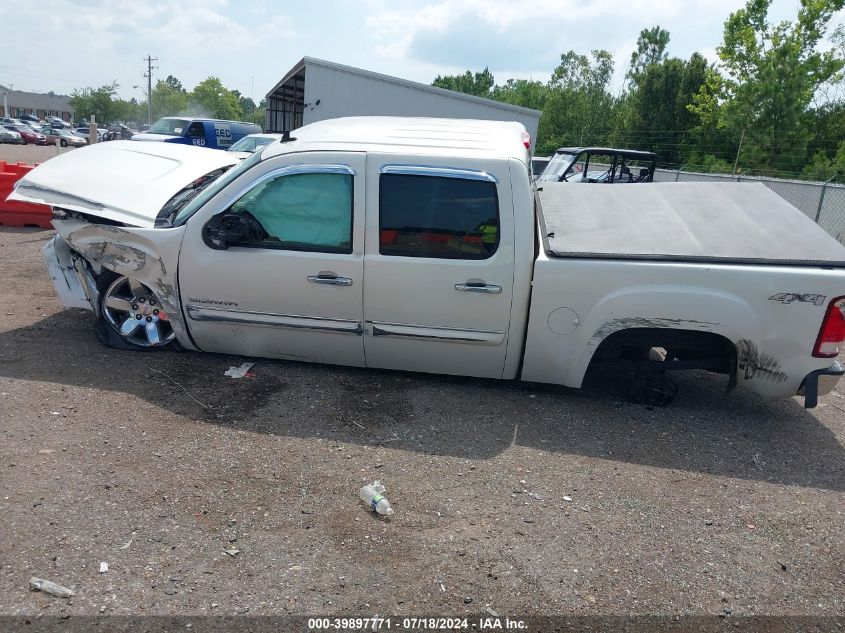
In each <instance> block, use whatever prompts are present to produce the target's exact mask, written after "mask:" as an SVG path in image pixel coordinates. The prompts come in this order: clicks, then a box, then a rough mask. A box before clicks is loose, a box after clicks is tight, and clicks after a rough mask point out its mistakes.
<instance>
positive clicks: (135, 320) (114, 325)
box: [95, 274, 177, 351]
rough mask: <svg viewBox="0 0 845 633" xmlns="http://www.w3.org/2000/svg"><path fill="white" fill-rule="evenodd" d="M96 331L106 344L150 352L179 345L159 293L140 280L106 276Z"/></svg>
mask: <svg viewBox="0 0 845 633" xmlns="http://www.w3.org/2000/svg"><path fill="white" fill-rule="evenodd" d="M98 286H99V288H100V316H99V318H98V319H97V325H96V328H95V332H96V334H97V338H98V339H99V340H100V342H101V343H103V345H106V346H107V347H112V348H114V349H120V350H132V351H150V350H154V349H161V348H164V347H175V346H176V345H177V343H176V333H175V332H174V331H173V327H172V326H171V324H170V319H169V318H168V316H167V313H166V312H165V310H164V309H163V308H162V307H161V303H160V302H159V300H158V297H157V296H156V295H155V293H154V292H153V291H152V290H150V289H149V288H148V287H147V286H145V285H144V284H142V283H141V282H140V281H138V280H137V279H132V278H131V277H124V276H118V275H114V274H112V275H102V276H101V277H100V280H99V283H98Z"/></svg>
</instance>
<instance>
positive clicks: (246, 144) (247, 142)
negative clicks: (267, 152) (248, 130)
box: [229, 136, 274, 152]
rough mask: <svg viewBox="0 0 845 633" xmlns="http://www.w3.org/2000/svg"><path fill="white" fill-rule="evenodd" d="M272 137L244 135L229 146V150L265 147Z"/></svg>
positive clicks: (250, 150) (248, 149)
mask: <svg viewBox="0 0 845 633" xmlns="http://www.w3.org/2000/svg"><path fill="white" fill-rule="evenodd" d="M273 140H274V139H272V138H266V137H261V136H244V137H243V138H242V139H241V140H240V141H238V142H237V143H235V144H234V145H232V146H231V147H229V151H230V152H254V151H255V150H258V149H261V148H262V147H266V146H267V145H269V144H270V143H272V142H273Z"/></svg>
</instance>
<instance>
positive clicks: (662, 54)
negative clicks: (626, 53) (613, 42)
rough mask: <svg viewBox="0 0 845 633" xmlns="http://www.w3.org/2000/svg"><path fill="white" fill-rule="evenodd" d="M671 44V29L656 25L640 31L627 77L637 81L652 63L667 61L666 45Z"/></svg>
mask: <svg viewBox="0 0 845 633" xmlns="http://www.w3.org/2000/svg"><path fill="white" fill-rule="evenodd" d="M668 45H669V31H667V30H666V29H663V28H661V27H660V26H654V27H652V28H650V29H643V30H642V31H640V36H639V37H638V38H637V49H636V50H635V51H634V52H633V53H631V62H630V63H629V65H628V72H627V73H626V78H627V79H628V80H629V81H631V82H635V81H636V79H637V77H638V76H639V75H640V74H642V73H643V72H644V71H645V69H646V68H648V67H649V66H651V65H652V64H660V63H662V62H664V61H666V57H667V55H666V47H667V46H668Z"/></svg>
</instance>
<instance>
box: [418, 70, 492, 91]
mask: <svg viewBox="0 0 845 633" xmlns="http://www.w3.org/2000/svg"><path fill="white" fill-rule="evenodd" d="M493 84H495V80H494V79H493V73H491V72H490V69H488V68H485V69H484V70H482V71H481V72H476V73H473V72H472V71H470V70H468V71H466V72H465V73H464V74H463V75H445V76H440V75H437V77H435V78H434V81H432V82H431V85H432V86H436V87H438V88H446V89H447V90H454V91H455V92H463V93H466V94H470V95H475V96H477V97H489V96H490V94H491V92H492V90H493Z"/></svg>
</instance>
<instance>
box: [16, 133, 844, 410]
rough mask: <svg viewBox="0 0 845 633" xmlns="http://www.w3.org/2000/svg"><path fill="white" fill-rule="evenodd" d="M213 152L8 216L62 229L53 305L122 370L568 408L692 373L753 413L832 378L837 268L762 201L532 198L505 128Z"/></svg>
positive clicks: (654, 388) (95, 183)
mask: <svg viewBox="0 0 845 633" xmlns="http://www.w3.org/2000/svg"><path fill="white" fill-rule="evenodd" d="M292 134H293V135H291V134H286V135H285V136H284V137H283V138H282V139H281V140H280V141H278V142H275V143H273V144H272V145H270V146H268V147H267V148H266V149H264V150H263V151H259V152H256V153H255V154H254V155H253V156H251V157H250V158H248V159H246V160H243V161H242V162H238V160H237V159H236V158H235V157H232V156H227V152H215V151H211V150H203V149H199V148H194V147H185V146H181V145H169V144H159V143H133V142H129V141H127V142H112V143H104V144H101V145H94V146H92V147H89V148H85V149H82V150H76V151H74V152H72V153H69V154H66V155H62V156H58V157H56V158H53V159H51V160H49V161H48V162H46V163H44V164H43V165H41V166H40V167H38V168H36V169H34V170H33V171H32V172H30V173H29V174H28V175H27V176H26V177H25V178H23V179H22V180H21V181H19V183H18V186H17V188H16V190H15V192H13V194H12V197H14V198H15V199H18V200H28V201H32V202H42V203H46V204H48V205H51V206H52V207H53V209H54V220H53V224H54V226H55V228H56V230H57V232H58V235H57V236H56V237H55V238H54V239H53V240H52V241H51V242H50V243H49V244H48V245H47V246H46V248H45V257H46V261H47V265H48V267H49V270H50V274H51V276H52V278H53V280H54V282H55V285H56V289H57V291H58V294H59V296H60V297H61V299H62V301H63V302H64V304H65V305H66V306H69V307H82V308H88V309H93V311H94V312H95V314H96V317H97V326H96V330H97V332H98V334H99V337H100V339H101V340H102V341H103V342H105V343H106V344H108V345H112V346H115V347H119V348H135V349H141V348H150V347H160V346H164V345H180V346H181V347H183V348H187V349H190V350H201V351H209V352H222V353H229V354H242V355H249V356H262V357H270V358H283V359H294V360H302V361H314V362H321V363H336V364H342V365H354V366H361V367H364V366H366V367H379V368H388V369H400V370H412V371H420V372H435V373H443V374H456V375H466V376H481V377H488V378H500V379H517V378H519V379H522V380H527V381H536V382H543V383H554V384H559V385H566V386H568V387H580V386H581V384H582V381H583V380H584V376H585V372H586V371H587V369H588V368H589V367H597V366H600V365H606V364H611V365H620V366H629V367H632V368H634V369H635V370H636V375H637V376H638V377H637V378H636V379H635V380H634V385H633V386H632V392H631V393H632V397H634V398H635V399H640V400H646V401H647V400H653V401H661V400H662V401H667V400H669V399H670V398H671V395H672V393H671V388H670V385H671V381H669V380H668V379H666V378H665V373H666V371H667V370H674V369H694V368H697V369H706V370H711V371H715V372H721V373H724V374H727V375H728V376H730V381H729V384H730V385H731V386H734V385H741V386H745V387H747V388H750V389H751V390H753V391H755V392H757V393H758V394H760V395H762V396H764V397H766V398H784V397H789V396H793V395H795V394H803V395H804V396H805V405H806V406H808V407H811V406H815V404H816V399H817V396H818V395H819V394H821V393H825V392H827V391H829V390H830V389H832V388H833V386H834V385H835V383H836V381H837V380H838V379H839V377H840V376H841V375H842V373H843V371H844V370H843V368H842V367H841V366H840V364H839V363H838V362H837V361H836V357H837V356H838V354H839V351H840V345H841V343H842V342H843V340H845V247H843V246H842V245H840V244H839V243H838V242H836V241H835V240H834V239H833V238H831V237H829V236H828V235H827V234H826V233H824V232H823V231H822V230H821V229H820V228H819V227H817V226H816V225H815V224H814V223H813V222H812V221H811V220H809V219H808V218H807V217H805V216H804V215H803V214H802V213H800V212H799V211H797V210H796V209H794V208H793V207H791V206H790V205H789V204H788V203H786V202H785V201H783V200H782V199H781V198H779V197H778V196H777V195H775V194H773V193H771V192H770V191H769V190H768V189H766V188H765V187H764V186H763V185H759V184H732V183H731V184H724V183H718V184H715V183H714V184H703V183H666V184H653V185H650V186H648V187H614V186H609V187H594V186H577V185H575V186H573V185H571V184H567V183H542V185H543V186H542V187H541V188H539V189H538V188H536V187H535V185H534V184H533V183H532V180H531V176H530V173H529V167H528V165H529V161H530V154H529V149H528V148H529V147H530V142H529V139H528V137H527V134H526V133H525V130H524V128H523V127H522V126H521V125H519V124H517V123H505V122H493V121H467V120H450V119H425V118H420V119H415V118H387V117H361V118H348V119H335V120H330V121H322V122H320V123H315V124H313V125H309V126H306V127H303V128H301V129H298V130H296V131H294V132H293V133H292Z"/></svg>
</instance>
